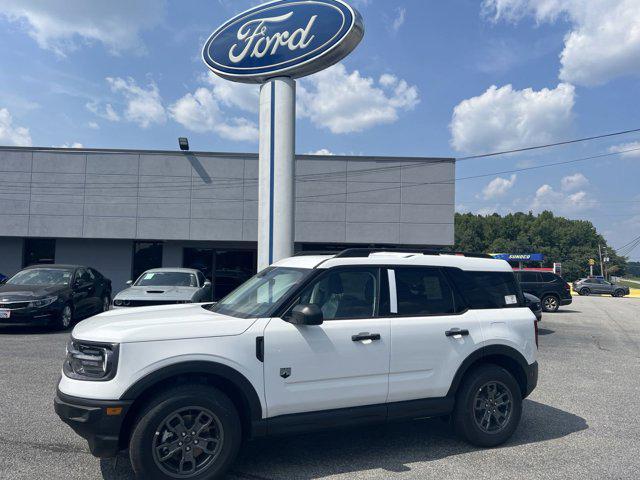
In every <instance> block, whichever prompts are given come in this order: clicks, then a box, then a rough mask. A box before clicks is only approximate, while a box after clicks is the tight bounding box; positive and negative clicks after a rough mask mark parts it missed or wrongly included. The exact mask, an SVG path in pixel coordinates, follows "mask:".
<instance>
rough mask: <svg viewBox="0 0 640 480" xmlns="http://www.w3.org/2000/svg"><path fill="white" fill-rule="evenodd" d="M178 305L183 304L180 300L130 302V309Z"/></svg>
mask: <svg viewBox="0 0 640 480" xmlns="http://www.w3.org/2000/svg"><path fill="white" fill-rule="evenodd" d="M177 303H183V302H182V301H178V300H130V301H129V306H130V307H156V306H158V305H175V304H177Z"/></svg>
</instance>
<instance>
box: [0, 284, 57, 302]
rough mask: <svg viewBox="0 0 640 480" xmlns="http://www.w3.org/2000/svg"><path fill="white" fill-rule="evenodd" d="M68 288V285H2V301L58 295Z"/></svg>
mask: <svg viewBox="0 0 640 480" xmlns="http://www.w3.org/2000/svg"><path fill="white" fill-rule="evenodd" d="M68 289H69V287H68V286H66V285H0V302H28V301H30V300H35V299H37V298H43V297H50V296H52V295H58V294H60V293H62V292H64V291H65V290H68Z"/></svg>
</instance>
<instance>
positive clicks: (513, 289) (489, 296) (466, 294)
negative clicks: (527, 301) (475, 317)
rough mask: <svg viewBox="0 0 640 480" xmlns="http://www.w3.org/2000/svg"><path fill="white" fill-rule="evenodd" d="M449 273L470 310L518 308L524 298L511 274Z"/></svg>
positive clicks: (455, 271) (456, 271)
mask: <svg viewBox="0 0 640 480" xmlns="http://www.w3.org/2000/svg"><path fill="white" fill-rule="evenodd" d="M448 273H449V275H450V277H451V278H452V280H453V282H454V283H455V285H456V287H457V288H458V290H459V291H460V293H461V295H462V297H463V298H464V300H465V301H466V304H467V306H468V307H469V308H472V309H478V310H486V309H491V308H517V307H520V306H523V305H524V298H523V295H522V290H521V289H520V285H519V284H518V282H517V281H516V277H515V275H514V274H513V273H511V272H469V271H463V270H459V269H457V268H453V269H449V270H448Z"/></svg>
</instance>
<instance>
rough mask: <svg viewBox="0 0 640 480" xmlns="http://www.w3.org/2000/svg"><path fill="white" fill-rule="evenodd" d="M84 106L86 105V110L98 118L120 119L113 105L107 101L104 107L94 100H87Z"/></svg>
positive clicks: (113, 120) (116, 120)
mask: <svg viewBox="0 0 640 480" xmlns="http://www.w3.org/2000/svg"><path fill="white" fill-rule="evenodd" d="M85 106H86V107H87V110H89V111H90V112H91V113H93V114H94V115H97V116H98V117H100V118H104V119H105V120H108V121H110V122H119V121H120V115H118V113H117V112H116V111H115V110H114V108H113V105H111V104H110V103H107V104H106V105H105V106H104V107H102V106H101V105H100V104H99V103H98V102H95V101H94V102H88V103H87V104H86V105H85ZM93 123H95V122H93ZM96 125H97V124H96Z"/></svg>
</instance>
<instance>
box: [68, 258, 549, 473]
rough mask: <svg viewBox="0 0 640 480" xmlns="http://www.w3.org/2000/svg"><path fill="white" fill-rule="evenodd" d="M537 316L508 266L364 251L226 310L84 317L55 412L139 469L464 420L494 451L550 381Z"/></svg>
mask: <svg viewBox="0 0 640 480" xmlns="http://www.w3.org/2000/svg"><path fill="white" fill-rule="evenodd" d="M536 356H537V325H536V322H535V317H534V314H533V313H532V312H531V310H530V309H529V308H527V307H526V306H525V302H524V298H523V294H522V292H521V289H520V287H519V285H518V282H517V281H516V279H515V277H514V274H513V271H512V270H511V267H510V266H509V264H508V263H507V262H504V261H502V260H493V259H488V258H480V256H471V255H468V256H462V255H451V254H448V255H445V254H438V253H431V252H410V251H408V252H404V251H403V252H397V251H393V252H385V251H377V250H368V249H366V250H363V249H352V250H347V251H344V252H342V253H340V254H338V255H331V256H300V257H294V258H290V259H287V260H283V261H281V262H278V263H277V264H275V265H273V266H272V267H270V268H268V269H266V270H264V271H262V272H260V273H259V274H258V275H256V276H255V277H254V278H252V279H251V280H249V281H247V282H246V283H245V284H243V285H242V286H240V287H239V288H238V289H237V290H235V291H234V292H232V293H231V294H230V295H229V296H227V297H226V298H224V299H223V300H222V301H220V302H219V303H217V304H213V305H212V304H203V305H193V304H192V305H175V306H169V307H167V306H163V307H144V308H140V309H136V310H135V311H130V310H118V311H111V312H107V313H103V314H101V315H98V316H96V317H94V318H92V319H89V320H86V321H84V322H82V323H80V324H78V325H77V326H76V327H75V329H74V330H73V333H72V338H71V340H70V342H69V344H68V347H67V357H66V359H65V361H64V365H63V375H62V378H61V380H60V383H59V386H58V391H57V394H56V398H55V410H56V412H57V413H58V415H59V416H60V417H61V418H62V420H64V421H65V422H66V423H68V424H69V425H70V426H71V427H72V428H73V429H74V430H75V431H76V432H77V433H78V434H80V435H81V436H82V437H84V438H85V439H86V440H87V441H88V443H89V447H90V449H91V452H92V453H93V454H94V455H96V456H99V457H109V456H114V455H116V454H117V453H118V452H119V451H120V450H126V449H128V450H129V456H130V459H131V463H132V466H133V469H134V471H135V473H136V474H137V475H138V476H139V477H141V478H153V479H176V478H177V479H197V480H202V479H213V478H218V477H219V476H221V475H222V474H223V473H224V472H225V470H226V469H227V468H228V467H229V466H230V464H231V463H232V462H233V460H234V457H235V456H236V454H237V452H238V450H239V448H240V445H241V441H242V440H243V439H247V438H252V437H259V436H265V435H277V434H283V433H294V432H301V431H309V430H317V429H322V428H327V427H340V426H355V425H359V424H365V423H366V424H369V423H373V422H387V421H393V420H400V419H414V418H423V417H435V416H450V418H451V423H452V425H453V427H454V429H455V431H456V432H457V433H458V434H459V435H460V436H461V437H462V438H463V439H465V440H467V441H468V442H470V443H472V444H474V445H478V446H482V447H494V446H497V445H500V444H502V443H503V442H505V441H506V440H507V439H508V438H509V437H510V436H511V435H512V434H513V432H514V431H515V429H516V428H517V426H518V423H519V421H520V415H521V412H522V400H523V398H525V397H526V396H527V395H529V394H530V393H531V391H532V390H533V389H534V388H535V386H536V383H537V377H538V365H537V362H536Z"/></svg>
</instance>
